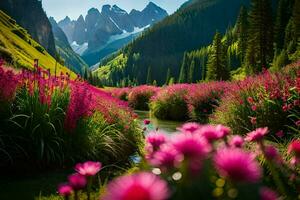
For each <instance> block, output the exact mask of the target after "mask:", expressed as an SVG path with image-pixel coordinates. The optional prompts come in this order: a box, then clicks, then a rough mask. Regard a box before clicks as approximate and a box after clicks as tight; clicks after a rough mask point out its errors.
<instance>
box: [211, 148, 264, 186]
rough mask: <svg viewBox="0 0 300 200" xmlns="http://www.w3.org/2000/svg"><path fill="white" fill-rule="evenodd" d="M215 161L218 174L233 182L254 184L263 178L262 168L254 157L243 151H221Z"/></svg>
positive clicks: (225, 149) (233, 149)
mask: <svg viewBox="0 0 300 200" xmlns="http://www.w3.org/2000/svg"><path fill="white" fill-rule="evenodd" d="M213 159H214V165H215V168H216V169H217V171H218V173H219V174H220V175H221V176H223V177H226V178H229V179H231V180H233V181H236V182H250V183H253V182H257V181H258V180H259V179H260V177H261V168H260V166H259V164H258V163H257V162H256V161H255V160H254V156H253V155H252V154H250V153H247V152H245V151H243V150H242V149H239V148H224V149H220V150H218V151H217V153H216V154H215V156H214V158H213Z"/></svg>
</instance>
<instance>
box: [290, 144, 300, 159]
mask: <svg viewBox="0 0 300 200" xmlns="http://www.w3.org/2000/svg"><path fill="white" fill-rule="evenodd" d="M288 153H289V154H294V155H295V156H296V157H297V158H300V140H294V141H292V142H291V143H290V144H289V147H288Z"/></svg>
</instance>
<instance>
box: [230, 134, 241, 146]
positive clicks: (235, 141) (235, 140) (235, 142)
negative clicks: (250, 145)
mask: <svg viewBox="0 0 300 200" xmlns="http://www.w3.org/2000/svg"><path fill="white" fill-rule="evenodd" d="M229 145H230V146H231V147H237V148H242V147H243V145H244V138H243V137H241V136H239V135H235V136H233V137H232V138H231V139H230V140H229Z"/></svg>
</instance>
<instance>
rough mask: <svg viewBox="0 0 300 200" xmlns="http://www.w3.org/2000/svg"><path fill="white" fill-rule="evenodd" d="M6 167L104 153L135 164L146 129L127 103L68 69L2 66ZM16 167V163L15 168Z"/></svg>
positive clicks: (0, 152)
mask: <svg viewBox="0 0 300 200" xmlns="http://www.w3.org/2000/svg"><path fill="white" fill-rule="evenodd" d="M0 86H1V87H0V109H1V112H0V113H1V114H0V158H1V160H2V162H1V164H0V168H6V169H8V168H10V167H14V168H18V169H20V168H22V169H31V170H33V169H42V168H48V167H58V166H64V165H68V164H72V163H73V162H74V161H80V160H81V159H96V158H97V159H98V158H100V157H101V158H103V159H104V161H103V162H104V163H106V164H111V163H122V162H123V163H124V162H126V163H129V162H130V156H131V155H134V154H135V153H138V152H139V148H140V145H142V133H141V131H140V129H139V126H138V123H137V122H136V120H135V118H136V116H135V115H134V113H133V112H132V111H131V110H130V109H129V108H128V106H127V103H125V102H123V101H120V100H118V99H116V98H114V97H112V96H111V95H110V94H109V93H107V92H104V91H102V90H100V89H98V88H95V87H93V86H91V85H89V84H87V83H85V82H82V81H81V80H80V79H79V78H77V79H76V80H70V78H69V75H68V74H66V75H65V74H61V75H60V76H51V75H50V73H49V71H45V70H42V69H41V68H38V67H36V68H35V71H34V72H29V71H22V72H21V73H16V72H13V71H12V70H8V69H7V68H6V67H4V66H3V64H2V66H1V67H0ZM11 169H13V168H11Z"/></svg>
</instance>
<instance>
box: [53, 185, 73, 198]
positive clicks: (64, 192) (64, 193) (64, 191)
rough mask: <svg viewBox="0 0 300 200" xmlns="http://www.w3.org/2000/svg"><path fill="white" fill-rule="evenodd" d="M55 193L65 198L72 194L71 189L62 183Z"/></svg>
mask: <svg viewBox="0 0 300 200" xmlns="http://www.w3.org/2000/svg"><path fill="white" fill-rule="evenodd" d="M57 192H58V194H59V195H61V196H64V197H67V196H70V195H71V194H72V192H73V188H72V187H71V186H70V185H69V184H67V183H63V184H60V185H59V186H58V188H57Z"/></svg>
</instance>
